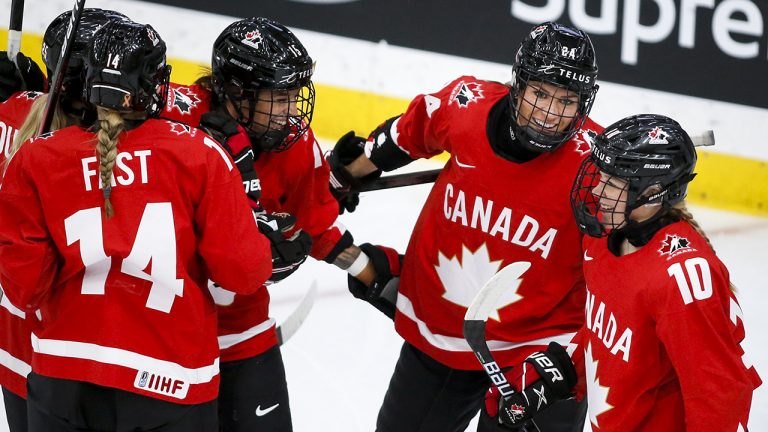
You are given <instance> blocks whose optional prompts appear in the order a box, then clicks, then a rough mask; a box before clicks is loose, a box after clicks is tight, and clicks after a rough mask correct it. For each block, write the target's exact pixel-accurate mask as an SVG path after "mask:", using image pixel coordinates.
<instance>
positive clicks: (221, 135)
mask: <svg viewBox="0 0 768 432" xmlns="http://www.w3.org/2000/svg"><path fill="white" fill-rule="evenodd" d="M200 128H201V129H202V130H203V131H204V132H206V133H207V134H208V135H210V136H212V137H213V138H214V139H215V140H216V141H218V142H219V143H220V144H221V146H222V147H224V149H225V150H226V151H227V153H229V155H230V156H232V159H233V160H234V161H235V165H237V170H238V171H240V176H241V177H242V179H243V188H244V189H245V194H246V195H248V201H249V203H250V204H251V208H253V209H254V210H255V211H257V212H258V211H262V208H261V205H260V204H259V198H260V197H261V183H260V182H259V176H258V175H257V174H256V169H255V168H254V162H255V155H254V153H253V148H252V147H251V140H250V138H249V137H248V133H247V132H246V131H245V129H244V128H243V127H242V126H240V125H239V124H238V123H237V121H236V120H235V119H233V118H232V117H230V116H229V115H227V114H224V113H221V112H218V111H211V112H207V113H205V114H203V115H202V116H201V117H200Z"/></svg>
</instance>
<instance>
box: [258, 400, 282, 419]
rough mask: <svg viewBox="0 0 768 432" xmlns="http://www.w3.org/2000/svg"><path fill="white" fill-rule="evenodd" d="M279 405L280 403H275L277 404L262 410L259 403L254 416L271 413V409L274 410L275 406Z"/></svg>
mask: <svg viewBox="0 0 768 432" xmlns="http://www.w3.org/2000/svg"><path fill="white" fill-rule="evenodd" d="M279 406H280V404H279V403H277V404H274V405H272V406H271V407H269V408H267V409H264V410H263V409H261V405H259V406H257V407H256V416H257V417H261V416H265V415H267V414H269V413H271V412H272V411H274V410H276V409H277V407H279Z"/></svg>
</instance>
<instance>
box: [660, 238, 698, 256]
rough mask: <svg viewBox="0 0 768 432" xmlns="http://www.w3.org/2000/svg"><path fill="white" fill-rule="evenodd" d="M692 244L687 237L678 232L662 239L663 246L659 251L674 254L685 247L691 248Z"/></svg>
mask: <svg viewBox="0 0 768 432" xmlns="http://www.w3.org/2000/svg"><path fill="white" fill-rule="evenodd" d="M690 248H691V244H690V242H689V241H688V239H687V238H685V237H680V236H679V235H677V234H667V237H666V238H665V239H664V240H662V242H661V248H660V249H659V253H660V254H661V255H670V256H672V255H674V254H675V252H678V251H680V250H683V249H690Z"/></svg>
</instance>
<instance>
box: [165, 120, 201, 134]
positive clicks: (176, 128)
mask: <svg viewBox="0 0 768 432" xmlns="http://www.w3.org/2000/svg"><path fill="white" fill-rule="evenodd" d="M168 123H170V125H171V132H173V133H175V134H176V135H184V134H186V135H191V136H195V134H196V133H197V129H195V128H193V127H192V126H189V125H185V124H184V123H176V122H168Z"/></svg>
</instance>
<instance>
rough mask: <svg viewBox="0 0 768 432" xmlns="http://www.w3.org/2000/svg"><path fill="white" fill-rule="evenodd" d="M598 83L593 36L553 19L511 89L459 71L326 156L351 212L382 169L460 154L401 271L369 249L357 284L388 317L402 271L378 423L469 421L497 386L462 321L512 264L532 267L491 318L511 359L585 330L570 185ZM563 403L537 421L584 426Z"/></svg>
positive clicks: (460, 426)
mask: <svg viewBox="0 0 768 432" xmlns="http://www.w3.org/2000/svg"><path fill="white" fill-rule="evenodd" d="M596 77H597V64H596V62H595V53H594V49H593V47H592V43H591V41H590V39H589V37H588V36H587V35H586V34H585V33H584V32H582V31H579V30H576V29H573V28H570V27H566V26H563V25H559V24H553V23H545V24H542V25H539V26H536V27H534V28H533V29H532V30H531V32H530V33H529V34H528V35H527V36H526V37H525V39H524V40H523V42H522V44H521V46H520V48H519V50H518V52H517V56H516V59H515V63H514V66H513V79H512V82H511V85H510V86H507V85H503V84H500V83H496V82H490V81H485V80H481V79H478V78H475V77H472V76H462V77H460V78H458V79H456V80H454V81H453V82H451V83H449V84H448V85H447V86H446V87H445V88H443V89H442V90H440V91H438V92H435V93H432V94H426V95H420V96H417V97H416V98H415V99H414V100H413V101H412V102H411V104H410V106H409V107H408V109H407V110H406V112H405V113H404V114H402V115H400V116H397V117H394V118H392V119H389V120H387V121H386V122H384V124H383V125H381V126H379V127H378V128H377V129H376V130H374V131H373V132H372V133H371V135H370V137H369V139H368V141H367V142H366V143H364V144H363V140H362V139H361V138H355V137H354V135H353V134H348V135H347V136H345V137H343V138H342V139H341V140H340V141H339V143H337V145H336V147H335V148H334V150H333V152H332V153H331V154H330V155H329V161H330V163H331V169H332V170H333V176H334V183H333V184H332V185H331V187H332V189H333V190H334V192H335V194H336V195H337V196H338V197H339V199H340V200H341V202H342V205H344V206H346V209H347V210H352V209H354V206H355V202H356V200H357V198H356V192H357V190H358V189H357V188H358V187H359V185H360V184H362V183H364V182H365V181H367V179H369V178H371V177H370V176H375V175H376V173H377V171H378V170H384V171H388V170H392V169H395V168H398V167H401V166H403V165H405V164H407V163H409V162H411V161H412V160H414V159H417V158H422V157H431V156H434V155H437V154H439V153H441V152H443V151H447V152H449V153H450V154H451V159H450V160H449V161H448V163H447V164H446V165H445V168H443V171H442V173H441V174H440V176H439V177H438V179H437V181H436V182H435V185H434V187H433V188H432V192H431V193H430V195H429V197H428V198H427V202H426V203H425V205H424V208H423V209H422V212H421V215H420V216H419V219H418V221H417V222H416V226H415V228H414V231H413V234H412V235H411V239H410V242H409V245H408V249H407V251H406V253H405V257H404V259H403V262H402V272H400V266H399V262H398V259H397V255H396V253H394V251H392V250H391V249H389V248H383V247H380V246H373V245H370V244H364V245H362V246H361V249H362V250H363V252H364V253H365V255H366V256H367V259H369V261H368V267H367V269H366V270H364V271H363V272H362V273H361V274H360V275H359V276H358V277H359V279H360V280H361V281H363V282H365V283H363V282H361V281H359V280H357V279H355V278H350V279H349V285H350V291H352V293H353V294H354V295H355V296H357V297H361V298H364V299H366V300H368V301H370V302H372V303H373V304H374V305H375V306H376V307H378V308H379V309H381V310H383V311H385V312H389V311H392V308H393V306H392V305H388V304H387V301H386V300H385V299H383V298H382V297H380V291H381V290H382V289H383V287H384V286H385V284H386V283H387V282H388V281H389V280H390V279H392V277H394V276H398V275H399V276H400V282H399V284H400V285H399V295H398V296H397V301H396V311H392V312H395V327H396V329H397V331H398V333H399V334H400V335H401V336H402V337H403V338H404V339H405V341H406V342H405V344H404V345H403V348H402V351H401V353H400V358H399V360H398V363H397V366H396V367H395V371H394V374H393V376H392V380H391V381H390V384H389V390H388V391H387V394H386V396H385V398H384V403H383V405H382V407H381V410H380V411H379V417H378V421H377V430H378V431H416V430H441V431H462V430H464V429H465V428H466V425H467V424H468V423H469V421H470V419H471V418H472V417H473V416H474V415H475V414H476V413H477V412H478V410H479V409H480V407H481V405H482V401H483V394H484V392H485V391H486V390H487V389H488V387H489V384H490V381H489V380H488V378H487V376H486V374H485V373H484V372H483V371H482V368H481V366H480V364H479V363H478V361H477V359H476V358H475V357H474V355H473V354H472V350H471V349H470V347H469V346H468V345H467V343H466V342H465V340H464V338H463V332H462V323H463V318H464V314H465V312H466V310H467V307H468V306H469V304H470V302H471V301H472V299H473V297H474V295H475V293H476V292H477V291H478V290H479V289H480V287H481V286H482V285H483V284H484V283H485V282H486V281H488V279H489V278H490V277H491V276H493V275H494V274H495V273H496V271H498V270H499V269H500V268H502V267H503V266H506V265H508V264H510V263H513V262H520V261H524V262H529V263H531V268H530V269H529V270H528V271H527V272H526V273H525V274H524V275H523V278H522V282H521V284H520V286H519V287H518V288H517V289H516V290H510V292H509V293H508V294H507V295H506V296H505V298H504V299H503V301H502V303H500V304H499V306H498V315H497V316H496V317H495V319H494V320H492V322H490V323H489V325H488V337H489V339H490V340H489V345H490V347H491V349H492V350H493V353H494V355H495V356H496V359H497V361H499V363H500V364H501V365H502V366H506V365H513V364H517V363H519V362H521V361H522V360H523V359H524V358H526V356H528V355H529V354H531V353H532V352H535V351H538V350H541V349H543V348H545V347H546V345H547V344H548V343H549V342H550V341H561V343H566V342H567V341H569V340H570V339H571V338H572V336H573V335H574V333H575V332H576V331H577V330H578V329H579V328H580V327H581V325H582V323H583V316H582V310H583V309H582V308H583V301H584V295H585V288H584V282H583V276H582V274H581V234H580V233H579V231H578V229H577V227H576V225H575V223H574V221H573V216H572V215H571V214H570V212H569V211H568V193H569V191H570V185H571V182H572V178H573V176H575V174H576V171H577V169H578V167H579V165H580V163H581V161H582V160H583V159H584V157H585V156H586V155H587V154H588V152H589V141H590V140H591V138H592V137H593V136H595V135H596V134H597V133H598V132H599V131H600V130H601V129H600V127H599V126H597V125H596V124H595V123H594V122H592V121H591V120H590V119H589V118H588V117H587V114H588V113H589V111H590V109H591V107H592V103H593V101H594V97H595V94H596V92H597V85H596V83H595V79H596ZM361 256H363V255H361ZM363 260H366V258H363ZM371 269H373V270H375V271H374V272H371V273H372V274H371V273H369V271H370V270H371ZM555 410H559V412H558V413H553V412H550V413H548V414H549V415H548V416H547V418H546V419H542V420H541V421H540V422H539V426H540V427H541V430H542V431H553V430H571V428H578V423H579V422H581V421H582V419H583V415H584V414H583V407H577V406H576V405H575V404H573V403H570V402H569V403H564V404H559V406H558V407H556V408H555Z"/></svg>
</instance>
